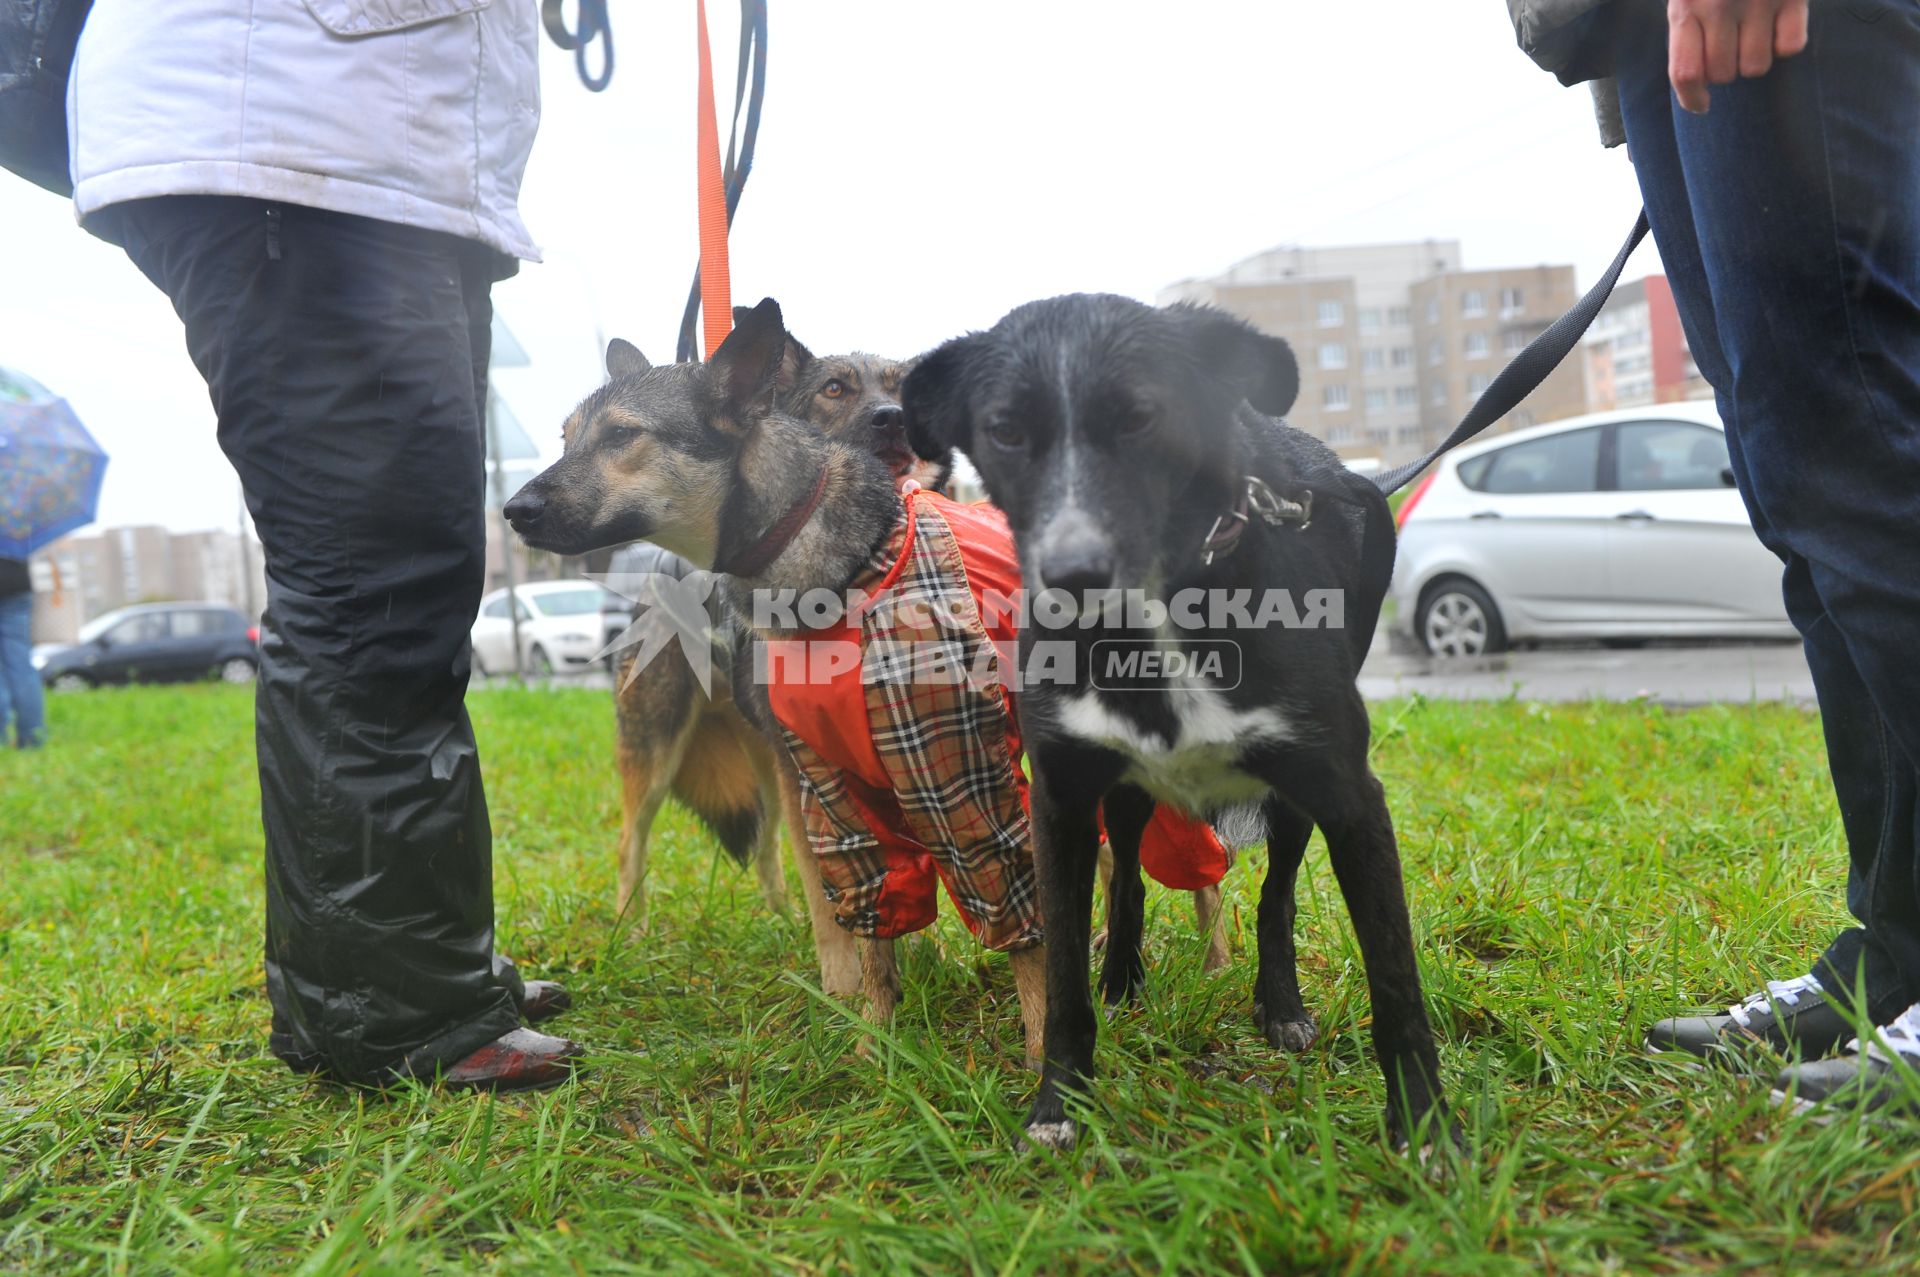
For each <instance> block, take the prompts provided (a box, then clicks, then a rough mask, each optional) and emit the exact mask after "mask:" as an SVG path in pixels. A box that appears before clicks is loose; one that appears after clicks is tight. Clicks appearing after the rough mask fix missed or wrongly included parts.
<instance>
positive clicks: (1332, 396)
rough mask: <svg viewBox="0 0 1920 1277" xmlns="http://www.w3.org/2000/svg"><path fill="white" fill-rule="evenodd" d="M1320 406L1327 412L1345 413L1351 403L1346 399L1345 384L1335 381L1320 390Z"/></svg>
mask: <svg viewBox="0 0 1920 1277" xmlns="http://www.w3.org/2000/svg"><path fill="white" fill-rule="evenodd" d="M1320 406H1321V407H1322V408H1325V409H1326V410H1327V411H1328V412H1345V411H1346V410H1347V409H1348V408H1349V407H1351V406H1352V403H1351V401H1350V400H1348V398H1347V383H1346V382H1344V381H1336V382H1334V383H1333V384H1332V385H1330V386H1322V387H1321V388H1320Z"/></svg>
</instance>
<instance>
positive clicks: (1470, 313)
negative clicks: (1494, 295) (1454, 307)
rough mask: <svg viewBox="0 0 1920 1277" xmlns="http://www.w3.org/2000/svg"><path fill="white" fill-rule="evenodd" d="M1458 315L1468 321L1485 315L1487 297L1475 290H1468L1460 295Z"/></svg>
mask: <svg viewBox="0 0 1920 1277" xmlns="http://www.w3.org/2000/svg"><path fill="white" fill-rule="evenodd" d="M1460 313H1461V314H1462V315H1464V316H1466V317H1467V318H1468V319H1477V318H1479V317H1480V316H1481V315H1484V314H1486V313H1487V295H1486V294H1485V293H1483V292H1481V291H1480V290H1479V289H1477V288H1469V289H1468V290H1467V291H1466V292H1464V293H1461V294H1460Z"/></svg>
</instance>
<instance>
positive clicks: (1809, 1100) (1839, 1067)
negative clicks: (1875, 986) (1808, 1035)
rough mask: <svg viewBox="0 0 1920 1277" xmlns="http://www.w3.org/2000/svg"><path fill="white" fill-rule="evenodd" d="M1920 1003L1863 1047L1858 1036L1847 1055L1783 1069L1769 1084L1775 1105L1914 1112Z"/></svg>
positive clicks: (1919, 1090)
mask: <svg viewBox="0 0 1920 1277" xmlns="http://www.w3.org/2000/svg"><path fill="white" fill-rule="evenodd" d="M1916 1074H1920V1002H1916V1003H1915V1004H1914V1005H1912V1006H1910V1007H1908V1008H1907V1009H1906V1010H1905V1011H1902V1012H1901V1013H1900V1015H1899V1018H1897V1019H1896V1020H1894V1022H1893V1023H1892V1024H1889V1025H1887V1026H1886V1027H1885V1028H1882V1029H1877V1030H1875V1031H1874V1034H1873V1037H1872V1038H1871V1039H1869V1040H1868V1041H1867V1042H1866V1043H1865V1045H1864V1049H1863V1047H1862V1043H1861V1041H1860V1039H1859V1038H1855V1039H1853V1040H1852V1041H1851V1042H1849V1043H1847V1053H1846V1054H1845V1055H1842V1056H1839V1057H1838V1058H1835V1059H1831V1060H1813V1061H1811V1062H1809V1063H1806V1064H1796V1065H1794V1066H1793V1067H1792V1068H1790V1069H1787V1070H1785V1071H1783V1072H1782V1073H1781V1074H1780V1076H1779V1077H1778V1078H1776V1079H1775V1080H1774V1084H1773V1098H1774V1101H1775V1102H1776V1103H1780V1104H1786V1103H1792V1104H1793V1106H1794V1107H1795V1108H1797V1109H1801V1110H1806V1109H1810V1108H1815V1107H1821V1108H1842V1107H1844V1108H1850V1109H1853V1110H1855V1111H1856V1112H1861V1113H1874V1114H1877V1115H1880V1116H1887V1117H1891V1116H1893V1115H1895V1114H1898V1113H1920V1083H1917V1082H1916V1077H1915V1075H1916Z"/></svg>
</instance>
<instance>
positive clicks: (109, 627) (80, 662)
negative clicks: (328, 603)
mask: <svg viewBox="0 0 1920 1277" xmlns="http://www.w3.org/2000/svg"><path fill="white" fill-rule="evenodd" d="M259 664H260V631H259V629H258V628H257V627H255V626H251V625H248V624H247V618H246V617H244V616H242V615H240V613H238V612H236V611H234V610H233V609H232V608H230V607H220V606H218V605H217V604H212V603H146V604H141V605H140V606H138V607H127V608H121V609H120V610H119V611H117V612H108V613H107V614H106V615H105V616H100V617H96V618H94V619H93V620H91V621H89V622H87V624H86V625H85V626H83V627H82V628H81V630H80V641H79V642H78V643H75V644H74V645H73V646H71V647H63V648H60V649H58V650H56V651H54V652H51V653H49V654H48V656H47V658H46V661H45V662H44V663H43V664H42V665H41V666H40V681H41V682H42V683H45V684H46V685H47V686H48V687H51V688H53V689H55V690H56V691H67V690H72V689H75V688H82V687H93V686H96V685H98V684H102V683H177V682H183V681H186V680H189V679H201V678H211V677H216V676H217V677H218V678H220V679H221V680H223V681H225V682H228V683H250V682H252V681H253V678H254V674H255V673H256V671H257V670H258V668H259Z"/></svg>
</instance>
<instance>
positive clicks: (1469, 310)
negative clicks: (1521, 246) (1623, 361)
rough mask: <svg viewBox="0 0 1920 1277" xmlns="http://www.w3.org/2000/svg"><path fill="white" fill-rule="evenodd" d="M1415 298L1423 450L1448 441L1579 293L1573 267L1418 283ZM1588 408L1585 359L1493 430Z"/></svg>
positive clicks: (1571, 362)
mask: <svg viewBox="0 0 1920 1277" xmlns="http://www.w3.org/2000/svg"><path fill="white" fill-rule="evenodd" d="M1410 296H1411V298H1412V301H1413V321H1414V341H1415V344H1416V347H1417V350H1418V355H1419V360H1420V392H1421V418H1420V422H1421V437H1422V442H1421V447H1422V448H1426V447H1431V446H1432V445H1433V444H1436V443H1438V442H1439V441H1440V440H1442V439H1444V438H1446V436H1447V433H1448V432H1449V431H1451V430H1452V429H1453V428H1454V426H1455V425H1457V424H1458V423H1459V421H1460V418H1462V417H1464V416H1465V415H1466V413H1467V409H1468V408H1470V407H1472V406H1473V404H1474V401H1475V400H1477V399H1479V398H1480V396H1481V394H1482V393H1483V392H1484V391H1485V390H1486V389H1487V387H1488V386H1489V385H1491V384H1492V383H1493V378H1494V376H1495V374H1497V373H1498V372H1499V371H1500V370H1501V369H1502V368H1504V367H1506V365H1507V363H1508V362H1509V361H1511V360H1512V359H1513V357H1514V356H1515V355H1517V354H1519V353H1520V352H1521V351H1522V350H1525V349H1526V347H1527V343H1529V342H1531V341H1532V340H1533V339H1534V338H1535V337H1537V336H1539V335H1540V333H1541V331H1542V330H1543V329H1545V328H1546V326H1547V325H1548V324H1550V323H1552V322H1553V321H1554V320H1555V319H1558V318H1559V317H1560V316H1561V315H1562V314H1564V313H1565V312H1566V311H1567V309H1568V308H1569V307H1571V306H1572V305H1573V304H1574V302H1576V301H1578V300H1579V296H1580V295H1579V293H1578V292H1577V291H1576V290H1575V288H1574V284H1573V267H1571V266H1527V267H1508V268H1505V269H1500V270H1476V271H1454V272H1451V273H1449V274H1445V275H1435V276H1431V277H1429V278H1427V279H1423V280H1420V281H1419V282H1418V283H1416V284H1414V285H1413V287H1412V289H1411V290H1410ZM1586 410H1587V380H1586V370H1585V368H1584V367H1582V364H1581V361H1580V360H1578V359H1567V360H1563V361H1562V362H1561V364H1560V366H1559V367H1558V368H1556V369H1554V371H1553V372H1552V373H1551V374H1549V375H1548V377H1547V379H1546V380H1545V381H1544V382H1542V383H1541V384H1540V387H1539V389H1537V390H1535V391H1534V392H1533V393H1532V394H1531V395H1529V396H1528V397H1527V399H1526V401H1525V402H1524V403H1522V404H1521V405H1520V407H1518V408H1516V409H1514V410H1513V411H1512V412H1511V413H1508V414H1507V415H1506V416H1505V417H1503V418H1501V419H1500V420H1499V421H1496V422H1495V423H1494V424H1493V425H1492V426H1490V427H1488V432H1489V433H1492V434H1498V433H1500V432H1501V431H1505V430H1517V429H1520V428H1522V427H1525V426H1531V425H1537V424H1539V423H1540V422H1543V421H1553V420H1556V419H1558V418H1560V417H1572V416H1576V415H1578V414H1579V413H1582V412H1585V411H1586ZM1419 451H1420V449H1414V450H1413V452H1412V453H1411V454H1410V455H1418V453H1419Z"/></svg>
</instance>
